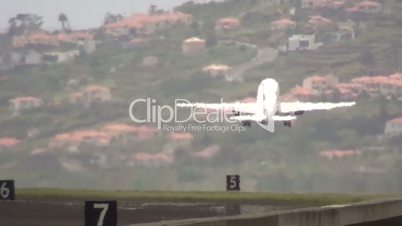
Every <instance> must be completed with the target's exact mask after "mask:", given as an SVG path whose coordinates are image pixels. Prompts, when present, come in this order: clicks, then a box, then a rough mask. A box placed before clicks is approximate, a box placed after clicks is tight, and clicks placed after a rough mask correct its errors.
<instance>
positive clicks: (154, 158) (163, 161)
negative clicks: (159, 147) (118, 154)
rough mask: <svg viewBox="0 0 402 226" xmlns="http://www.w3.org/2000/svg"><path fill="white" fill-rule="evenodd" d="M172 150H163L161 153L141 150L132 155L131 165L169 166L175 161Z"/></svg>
mask: <svg viewBox="0 0 402 226" xmlns="http://www.w3.org/2000/svg"><path fill="white" fill-rule="evenodd" d="M174 160H175V158H174V154H173V153H172V152H166V151H162V152H160V153H155V154H153V153H148V152H139V153H136V154H134V155H133V156H131V158H129V161H128V165H129V166H145V167H161V166H168V165H170V164H172V163H173V162H174Z"/></svg>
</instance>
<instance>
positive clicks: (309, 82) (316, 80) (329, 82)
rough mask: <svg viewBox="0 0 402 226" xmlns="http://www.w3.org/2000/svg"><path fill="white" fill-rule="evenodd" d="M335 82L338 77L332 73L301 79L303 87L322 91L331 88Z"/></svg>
mask: <svg viewBox="0 0 402 226" xmlns="http://www.w3.org/2000/svg"><path fill="white" fill-rule="evenodd" d="M337 83H338V78H337V77H336V76H334V75H332V74H329V75H325V76H311V77H307V78H305V79H304V80H303V87H304V88H307V89H313V90H316V91H318V92H319V93H323V92H325V91H327V90H331V89H332V88H333V87H334V86H335V85H336V84H337Z"/></svg>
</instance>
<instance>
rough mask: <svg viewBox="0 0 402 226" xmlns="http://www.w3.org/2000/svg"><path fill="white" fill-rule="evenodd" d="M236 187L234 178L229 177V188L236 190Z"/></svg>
mask: <svg viewBox="0 0 402 226" xmlns="http://www.w3.org/2000/svg"><path fill="white" fill-rule="evenodd" d="M236 186H237V181H236V177H230V188H236Z"/></svg>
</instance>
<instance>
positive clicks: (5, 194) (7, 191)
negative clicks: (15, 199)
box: [0, 183, 10, 199]
mask: <svg viewBox="0 0 402 226" xmlns="http://www.w3.org/2000/svg"><path fill="white" fill-rule="evenodd" d="M6 185H7V183H3V184H2V185H1V187H0V195H1V197H2V198H4V199H5V198H8V196H9V195H10V189H9V188H8V187H6Z"/></svg>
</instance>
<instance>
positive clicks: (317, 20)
mask: <svg viewBox="0 0 402 226" xmlns="http://www.w3.org/2000/svg"><path fill="white" fill-rule="evenodd" d="M334 24H335V23H334V22H333V21H332V20H330V19H328V18H324V17H322V16H320V15H314V16H310V17H309V20H308V23H307V27H311V28H313V29H314V30H318V29H322V28H328V27H331V26H334Z"/></svg>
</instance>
